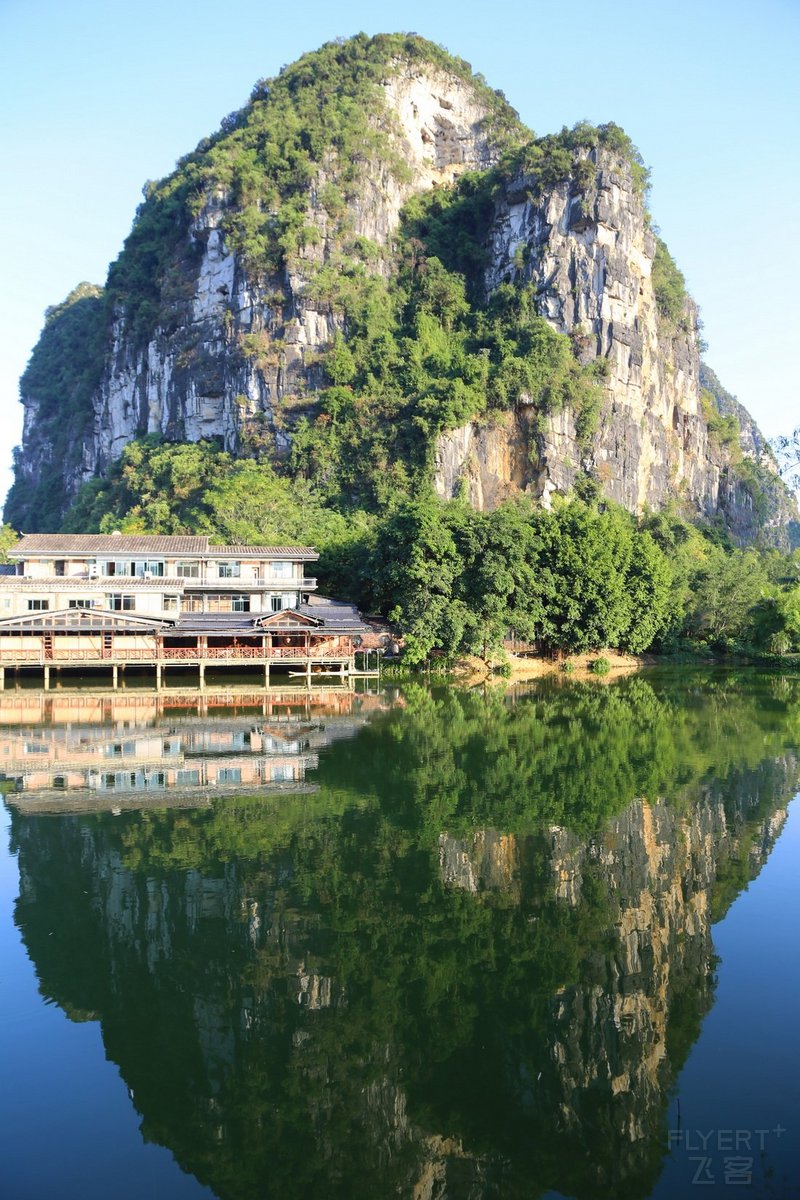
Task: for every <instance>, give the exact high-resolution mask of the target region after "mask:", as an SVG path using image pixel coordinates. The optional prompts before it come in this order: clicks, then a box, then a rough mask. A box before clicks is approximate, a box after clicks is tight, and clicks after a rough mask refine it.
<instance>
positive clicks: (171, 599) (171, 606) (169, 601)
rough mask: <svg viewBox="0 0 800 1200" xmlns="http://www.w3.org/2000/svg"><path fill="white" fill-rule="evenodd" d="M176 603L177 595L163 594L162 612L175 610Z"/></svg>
mask: <svg viewBox="0 0 800 1200" xmlns="http://www.w3.org/2000/svg"><path fill="white" fill-rule="evenodd" d="M178 604H179V598H178V597H177V596H165V597H164V603H163V609H164V612H177V611H178Z"/></svg>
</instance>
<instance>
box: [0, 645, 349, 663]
mask: <svg viewBox="0 0 800 1200" xmlns="http://www.w3.org/2000/svg"><path fill="white" fill-rule="evenodd" d="M352 653H353V651H352V649H351V648H350V647H348V646H342V647H336V646H329V645H327V646H326V645H317V646H314V645H311V646H308V647H306V646H207V647H205V648H203V647H201V646H157V647H156V646H154V647H153V648H152V649H139V648H133V647H130V648H124V647H120V646H113V647H111V648H109V649H103V648H102V647H98V648H97V649H85V650H83V649H81V650H79V649H61V648H57V647H53V649H52V651H46V650H45V649H44V648H43V647H38V646H37V647H35V648H34V647H32V648H30V649H27V648H25V649H20V650H0V666H3V665H6V666H11V665H15V666H25V665H30V666H58V665H59V664H66V663H97V664H98V665H102V664H103V663H109V664H112V663H115V662H116V663H123V662H130V663H135V662H140V663H141V662H147V663H155V662H195V663H196V662H209V661H213V660H217V661H219V660H227V661H231V660H242V661H246V662H274V661H276V660H277V661H280V660H282V659H283V660H285V659H313V660H318V659H326V660H327V659H334V660H337V661H340V660H342V659H345V658H349V657H350V656H351V654H352Z"/></svg>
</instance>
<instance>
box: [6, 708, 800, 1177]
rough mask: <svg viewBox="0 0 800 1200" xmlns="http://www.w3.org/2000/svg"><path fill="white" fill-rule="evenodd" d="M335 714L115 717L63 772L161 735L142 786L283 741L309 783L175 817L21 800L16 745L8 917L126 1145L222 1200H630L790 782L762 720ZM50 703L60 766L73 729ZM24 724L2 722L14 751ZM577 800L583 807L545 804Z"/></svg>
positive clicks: (656, 1162) (261, 761) (785, 756)
mask: <svg viewBox="0 0 800 1200" xmlns="http://www.w3.org/2000/svg"><path fill="white" fill-rule="evenodd" d="M626 696H627V697H628V699H627V700H626ZM598 697H599V698H598ZM340 703H341V701H340V700H339V699H338V698H337V699H336V700H331V705H332V709H331V711H326V712H325V713H321V714H318V715H317V716H313V715H312V714H310V713H308V712H304V713H301V714H296V713H295V714H289V713H287V714H285V715H286V720H285V721H284V720H283V716H284V714H283V713H282V712H270V713H268V714H260V716H258V718H256V715H255V714H253V713H251V712H248V713H246V714H245V713H242V714H239V713H235V714H232V713H228V712H227V711H226V712H225V713H224V714H221V715H220V717H219V719H218V720H217V719H212V718H211V717H203V718H202V719H200V720H199V719H198V716H197V714H196V713H193V712H191V711H187V712H180V713H177V712H172V713H167V712H164V711H163V710H162V711H159V712H158V713H156V714H153V715H152V717H150V718H148V721H147V722H143V723H142V724H143V726H144V727H142V726H140V725H137V724H136V722H135V720H134V719H133V718H129V717H126V718H124V721H130V722H131V724H130V725H129V726H128V727H125V728H124V729H123V727H122V726H121V725H119V724H117V725H115V726H114V728H113V729H111V728H110V727H109V725H108V724H104V726H103V727H102V728H103V729H104V733H103V736H102V737H101V738H99V739H98V740H96V741H94V742H92V743H91V747H90V748H89V749H87V750H86V754H87V761H86V763H85V767H84V766H82V767H81V770H82V771H83V770H85V774H84V775H81V778H82V779H85V778H88V776H89V774H90V773H91V772H92V771H96V772H97V773H98V776H100V777H102V776H103V774H106V775H110V776H113V775H114V773H115V771H116V767H117V764H116V761H115V757H114V756H115V755H116V754H117V749H116V747H117V746H121V747H122V750H121V751H120V752H119V753H120V755H121V756H122V757H123V758H125V757H126V755H127V756H128V757H129V758H130V763H128V762H127V761H126V762H125V769H126V770H127V769H128V768H130V773H131V774H133V773H134V772H135V770H137V769H141V770H142V771H145V770H147V769H148V768H147V766H146V765H145V763H144V762H142V763H141V764H140V765H139V766H137V764H136V755H137V754H142V755H143V756H144V757H145V758H147V756H148V755H149V754H150V753H151V751H152V750H153V749H155V748H157V746H156V743H157V745H158V746H160V748H161V749H162V751H163V752H164V754H165V755H166V758H167V761H168V764H169V765H167V766H162V767H161V768H159V769H160V770H162V771H163V772H164V773H165V774H166V775H167V776H169V773H170V772H171V771H173V770H174V771H176V772H177V771H178V770H193V771H194V770H197V771H201V770H202V768H203V765H204V764H206V763H207V762H208V763H210V764H211V766H212V769H217V767H221V766H222V764H224V763H231V764H242V767H244V764H245V763H250V762H253V763H254V764H258V765H259V766H258V769H259V770H262V769H266V768H267V767H268V766H269V764H270V762H271V761H273V762H276V763H284V762H285V763H290V762H294V763H296V769H297V772H298V774H297V776H296V780H300V779H304V777H305V772H306V771H308V772H309V773H310V774H312V775H313V783H314V785H315V788H316V790H315V791H314V792H307V793H306V794H304V795H300V796H298V797H296V798H295V799H294V800H292V803H291V805H290V806H288V807H287V805H286V804H285V803H284V802H282V801H281V798H280V796H279V795H278V796H271V795H270V794H269V790H268V789H269V783H268V782H266V781H264V783H263V784H262V787H263V788H264V789H266V790H264V791H262V793H261V794H257V793H255V792H253V793H252V794H251V793H250V792H249V791H248V792H247V794H246V795H245V794H244V792H243V791H242V790H240V791H239V792H238V793H236V796H235V797H233V798H232V797H224V796H223V797H221V798H219V799H212V800H204V804H205V805H206V807H205V808H203V809H198V810H197V811H194V812H188V813H180V814H179V813H169V812H163V811H161V812H160V811H157V810H148V811H146V812H122V813H121V814H120V815H119V816H117V817H115V816H113V815H111V813H110V812H109V811H108V809H109V807H112V811H113V806H112V805H111V804H109V803H106V805H105V807H106V812H99V813H95V814H94V815H92V816H86V815H72V816H69V815H66V816H59V817H57V818H55V817H52V816H47V815H39V816H37V815H32V814H33V812H34V809H35V801H34V798H33V794H32V799H31V803H30V805H26V795H27V791H26V787H27V785H26V784H25V780H26V779H27V778H28V776H27V775H26V773H25V770H23V769H22V767H23V766H25V768H26V770H27V764H26V763H23V762H22V759H23V758H24V754H23V755H22V758H21V759H20V764H21V765H20V776H19V778H20V779H21V780H22V791H21V792H18V793H17V794H16V795H14V796H12V797H11V803H12V804H13V805H15V806H17V811H16V813H15V815H14V819H13V826H12V836H13V839H14V845H15V847H16V848H17V849H18V852H19V864H20V876H21V894H20V898H19V901H18V906H17V921H18V924H19V926H20V929H21V931H22V934H23V937H24V939H25V942H26V945H27V947H28V949H29V952H30V954H31V956H32V958H33V960H34V962H35V963H36V967H37V971H38V972H39V976H40V979H41V986H42V989H43V991H44V993H45V994H46V995H47V996H48V997H52V998H53V999H55V1000H57V1001H58V1002H59V1003H60V1004H61V1005H62V1006H63V1007H64V1009H65V1010H66V1011H67V1012H68V1013H69V1014H70V1016H72V1017H73V1018H75V1019H86V1018H87V1017H89V1016H91V1017H92V1018H93V1019H99V1020H100V1021H101V1023H102V1028H103V1036H104V1040H105V1044H106V1049H107V1052H108V1054H109V1056H110V1057H111V1058H113V1059H114V1061H116V1062H117V1063H118V1064H119V1066H120V1069H121V1071H122V1074H123V1077H124V1079H125V1080H126V1082H127V1084H128V1086H129V1087H130V1089H131V1092H132V1095H133V1096H134V1097H135V1104H136V1106H137V1109H138V1111H139V1113H140V1114H141V1117H142V1129H143V1132H144V1133H145V1135H146V1136H147V1137H148V1138H150V1139H153V1140H155V1141H158V1142H160V1143H162V1144H164V1145H166V1146H169V1147H170V1148H171V1149H172V1151H173V1152H174V1154H175V1155H176V1157H177V1159H178V1161H179V1162H180V1163H181V1165H182V1166H183V1167H184V1169H186V1170H189V1171H191V1172H192V1173H194V1174H195V1175H196V1176H197V1178H198V1179H199V1180H200V1181H201V1182H203V1183H206V1184H209V1185H210V1186H211V1187H212V1188H214V1190H215V1191H216V1192H217V1194H218V1195H219V1196H220V1197H224V1198H226V1200H227V1198H228V1197H231V1198H237V1200H238V1198H241V1200H250V1198H255V1197H257V1196H258V1197H265V1196H276V1197H277V1196H281V1197H286V1196H299V1195H306V1194H310V1193H311V1192H312V1191H313V1192H316V1193H317V1194H319V1195H343V1196H344V1195H346V1196H348V1197H361V1196H363V1197H374V1196H376V1195H388V1194H393V1193H394V1192H397V1193H398V1194H404V1195H409V1196H411V1195H413V1196H414V1197H415V1198H418V1200H425V1198H426V1197H430V1198H433V1197H445V1196H452V1197H461V1196H476V1197H489V1196H498V1197H501V1196H502V1197H506V1196H512V1197H513V1196H520V1197H522V1196H526V1197H529V1196H535V1195H538V1194H541V1193H542V1192H544V1191H546V1190H547V1189H558V1191H560V1192H562V1193H564V1194H567V1195H575V1196H581V1197H609V1198H610V1197H620V1196H629V1197H638V1198H644V1197H646V1196H648V1195H649V1194H650V1192H651V1190H652V1188H653V1187H654V1186H655V1183H656V1181H657V1179H658V1175H659V1172H660V1169H661V1162H662V1159H663V1156H664V1152H665V1147H666V1112H667V1104H668V1099H669V1095H670V1089H671V1087H672V1086H673V1084H674V1081H675V1079H676V1075H677V1072H678V1071H679V1069H680V1067H681V1066H682V1064H683V1062H684V1061H685V1058H686V1055H687V1053H688V1051H689V1049H690V1047H691V1046H692V1044H693V1042H694V1041H695V1040H696V1038H697V1036H698V1033H699V1030H700V1026H701V1023H702V1018H703V1016H704V1014H705V1013H706V1012H707V1011H708V1009H709V1007H710V1005H711V1004H712V1001H713V992H714V970H715V957H714V947H713V942H712V937H711V926H712V922H713V921H715V920H718V919H719V918H720V916H722V915H723V914H724V912H725V911H726V909H727V907H728V906H729V904H730V903H731V901H732V900H733V899H734V898H735V896H736V895H737V894H738V893H739V891H740V890H741V888H742V887H743V886H745V885H746V883H747V881H748V880H749V879H751V878H753V877H754V876H755V875H756V874H757V873H758V871H759V870H760V869H761V867H762V865H763V864H764V862H765V861H766V858H767V856H768V854H769V852H770V849H771V847H772V845H773V844H774V841H775V839H776V837H777V835H778V833H779V832H780V829H781V826H782V822H783V820H784V817H785V811H786V809H785V805H786V802H787V801H788V799H789V798H791V796H792V795H793V794H794V792H795V790H796V788H797V784H798V775H800V770H799V769H798V762H797V759H796V757H795V756H794V754H793V753H789V752H785V751H784V750H783V749H782V741H781V736H780V734H779V733H778V732H776V730H777V728H778V727H777V724H776V723H775V722H774V721H772V723H771V724H770V725H769V728H767V725H766V718H765V717H764V716H763V713H762V711H761V709H760V708H759V706H758V704H757V703H755V702H753V704H752V705H750V706H748V704H746V703H744V701H743V702H742V703H741V704H740V705H739V707H738V709H737V710H736V711H735V712H733V711H731V708H730V700H729V698H726V701H725V703H727V704H729V707H728V708H727V709H725V708H724V707H723V705H722V704H721V703H720V706H719V707H716V701H715V700H714V698H713V697H712V698H710V699H709V701H708V704H707V705H705V706H704V705H703V704H699V703H697V700H696V698H695V699H693V700H692V701H691V703H689V702H687V703H685V704H683V703H682V702H681V703H679V702H678V701H676V700H674V699H671V700H667V699H664V698H662V697H660V696H658V695H657V694H656V693H654V692H652V694H650V693H648V692H647V690H646V689H645V690H643V689H642V688H641V687H640V688H639V689H638V690H637V691H635V692H629V693H626V692H625V691H624V689H623V690H619V691H617V692H616V693H613V692H611V691H609V692H608V693H607V698H606V699H603V697H602V696H601V695H600V694H599V693H597V692H593V691H586V692H585V691H582V690H580V689H577V690H573V691H572V692H569V693H567V692H562V693H561V694H560V695H555V696H552V697H551V696H548V695H546V694H545V695H542V696H538V697H534V698H533V700H530V702H529V706H528V708H527V709H526V708H524V706H523V704H521V705H514V704H509V703H504V702H501V701H496V700H493V699H488V700H485V699H484V700H482V699H481V698H479V697H471V698H467V699H461V700H457V701H454V700H452V699H448V700H439V701H431V702H429V701H428V699H426V698H424V697H422V698H421V697H420V696H417V697H416V698H415V699H412V701H411V702H410V704H409V707H408V708H407V710H406V711H401V710H397V709H392V708H391V705H390V701H389V700H388V699H387V698H386V697H383V698H380V697H364V698H362V699H361V700H359V698H358V697H356V698H353V699H351V700H350V701H349V705H350V707H349V709H348V710H347V711H343V710H342V709H341V708H338V707H337V706H338V705H339V704H340ZM626 703H629V704H630V708H629V710H626V708H625V705H626ZM582 705H583V706H584V707H583V708H582V707H581V706H582ZM645 705H646V708H645V707H644V706H645ZM334 709H335V711H334ZM636 711H638V712H640V713H641V714H642V715H641V719H639V718H638V717H637V716H636ZM723 713H727V714H729V717H730V721H731V730H732V731H733V732H735V735H736V737H735V741H734V740H732V738H731V737H729V736H728V734H727V732H726V731H724V730H723V731H722V732H720V729H721V727H722V725H723ZM567 717H569V719H570V720H571V721H572V726H569V725H568V724H567V723H566V718H567ZM715 719H716V720H717V726H716V728H717V732H716V733H715V735H714V737H715V739H716V740H710V739H709V729H710V728H712V727H713V723H714V720H715ZM725 719H727V717H726V718H725ZM581 720H583V721H584V724H585V728H584V730H583V733H584V738H585V737H586V735H587V734H588V735H590V737H591V741H590V742H586V741H584V742H582V743H581V744H582V745H584V746H586V747H588V748H587V749H586V751H585V761H584V762H583V764H582V766H581V767H580V768H579V767H578V766H577V765H576V764H577V762H578V758H577V756H576V751H575V745H576V744H577V743H574V744H573V743H570V741H569V739H570V737H572V736H573V735H575V729H574V728H573V726H574V725H575V723H576V722H577V723H580V721H581ZM770 720H772V718H770ZM51 722H52V723H51V725H50V726H48V729H49V730H50V731H51V732H52V734H53V737H54V740H55V742H56V743H57V744H58V746H60V747H62V749H63V753H64V762H69V763H70V769H73V764H74V763H75V761H76V759H79V758H80V754H79V752H78V750H77V749H76V746H77V745H79V743H80V738H81V737H82V736H84V734H83V729H84V725H83V723H81V722H79V721H74V720H73V719H70V720H65V721H64V722H63V723H61V724H59V723H58V722H57V721H56V719H55V717H54V716H51ZM148 722H149V723H148ZM203 722H205V724H203ZM112 724H113V722H112ZM32 730H33V726H32V725H31V731H30V732H31V736H33V734H32ZM28 732H29V731H28V730H27V729H26V728H22V727H21V726H19V727H18V726H16V725H15V724H14V722H11V721H8V720H5V721H4V729H3V736H5V734H6V733H8V734H9V738H10V740H9V742H8V745H9V746H13V747H15V748H16V749H20V748H21V747H22V746H23V744H24V738H25V737H27V736H28ZM345 733H346V734H347V737H348V739H349V740H344V738H343V737H341V735H342V734H345ZM556 733H558V734H559V736H558V740H556V738H555V735H556ZM57 734H58V735H59V736H56V735H57ZM353 734H355V735H356V736H355V737H352V735H353ZM337 737H338V738H339V740H338V741H337ZM15 738H19V739H22V740H21V741H19V742H18V741H15V740H13V739H15ZM74 738H77V739H78V741H77V743H76V742H75V741H74V740H73V739H74ZM152 739H155V742H153V741H152ZM159 739H161V740H160V741H159ZM45 740H46V739H45ZM323 743H325V745H324V746H323ZM129 745H130V747H131V749H130V750H128V749H127V747H128V746H129ZM173 746H175V747H177V749H175V750H173ZM770 749H772V752H771V753H765V750H766V751H769V750H770ZM15 752H16V750H15ZM59 752H61V751H59ZM33 753H34V754H35V753H37V752H36V751H34V752H33ZM81 753H82V751H81ZM654 754H657V755H658V761H659V762H660V763H663V764H665V765H664V767H663V771H664V774H663V780H662V783H661V784H659V785H658V786H655V784H654V780H656V776H655V775H654V774H653V766H652V762H653V755H654ZM70 755H72V756H73V758H70ZM173 755H174V756H175V758H176V759H177V758H180V762H178V761H176V762H175V763H174V764H172V762H171V758H172V756H173ZM315 756H317V757H315ZM109 758H110V760H111V762H113V763H114V766H113V768H112V766H110V765H106V764H107V761H108V759H109ZM96 759H97V760H98V761H95V760H96ZM640 760H641V763H642V766H641V771H645V770H646V771H647V773H648V774H647V778H648V780H649V781H650V786H649V787H648V789H647V790H648V791H649V793H650V794H649V798H644V795H643V790H644V789H643V786H642V779H643V777H644V776H643V775H641V774H640V768H639V767H637V766H636V764H637V763H638V762H639V761H640ZM676 763H677V764H678V767H677V768H676V766H675V764H676ZM715 763H716V764H717V769H716V770H714V769H711V768H712V767H713V764H715ZM523 764H524V765H523ZM723 764H724V770H723V769H722V765H723ZM312 767H313V768H314V769H313V771H312V770H311V768H312ZM48 769H49V768H48ZM223 769H224V768H223ZM235 769H239V767H238V765H237V766H236V767H235ZM30 770H31V772H33V771H34V770H35V767H34V766H33V765H32V766H31V767H30ZM64 771H65V773H66V768H64ZM79 773H80V772H79ZM30 777H31V778H33V776H32V775H31V776H30ZM259 778H260V779H262V780H264V775H263V773H262V775H260V776H259ZM509 780H518V783H509V782H508V781H509ZM309 782H312V781H309V780H305V785H306V786H308V784H309ZM81 786H82V787H84V785H81ZM176 786H177V785H176ZM248 787H249V785H248ZM165 788H166V785H165ZM615 789H616V790H615ZM84 790H85V787H84ZM573 791H574V794H575V795H576V796H579V797H581V798H582V800H583V803H584V805H585V806H586V807H589V806H594V815H593V817H592V819H591V821H590V823H589V825H588V826H587V825H584V827H581V822H580V821H579V820H578V819H577V818H576V819H575V820H565V819H557V818H559V817H562V818H563V816H564V813H565V812H567V811H568V810H569V806H570V804H571V800H570V796H571V794H572V792H573ZM101 793H102V788H98V789H96V792H95V794H94V796H93V799H94V798H95V797H97V796H100V795H101ZM51 794H52V790H49V791H46V792H45V795H47V796H49V795H51ZM603 796H606V800H605V801H603V800H602V797H603ZM501 805H502V806H503V811H504V814H505V816H504V821H503V823H502V824H496V825H493V824H491V823H488V822H486V821H485V820H482V819H481V815H482V814H483V813H484V812H485V811H487V808H488V810H492V809H494V810H495V811H497V810H498V809H499V808H500V807H501ZM140 807H141V805H140ZM23 809H24V810H25V811H22V810H23ZM53 931H55V933H56V936H51V934H52V932H53Z"/></svg>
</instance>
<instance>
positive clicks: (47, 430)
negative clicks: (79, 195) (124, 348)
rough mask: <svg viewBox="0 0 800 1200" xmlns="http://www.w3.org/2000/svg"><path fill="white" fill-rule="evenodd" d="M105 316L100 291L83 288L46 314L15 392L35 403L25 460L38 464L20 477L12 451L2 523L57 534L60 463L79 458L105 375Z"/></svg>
mask: <svg viewBox="0 0 800 1200" xmlns="http://www.w3.org/2000/svg"><path fill="white" fill-rule="evenodd" d="M105 332H106V312H105V304H104V300H103V290H102V288H99V287H95V286H94V285H93V284H91V283H81V284H79V285H78V286H77V287H76V288H74V289H73V291H72V292H70V294H69V295H68V296H67V298H66V300H64V301H63V303H61V304H57V305H54V306H53V307H52V308H49V309H48V310H47V312H46V314H45V325H44V329H43V330H42V334H41V337H40V338H39V341H38V342H37V343H36V346H35V348H34V351H33V353H32V355H31V357H30V361H29V362H28V365H27V367H26V368H25V373H24V374H23V376H22V379H21V380H20V391H21V392H22V394H23V395H25V396H27V397H28V398H29V399H30V400H32V401H33V402H35V405H36V416H37V425H38V435H39V441H40V445H38V446H28V447H27V451H28V454H29V455H32V456H36V457H38V453H39V452H42V453H43V458H42V459H41V460H40V461H39V462H37V471H36V474H35V475H33V474H32V473H31V472H30V471H23V470H22V469H21V463H20V461H19V454H18V452H16V453H17V461H16V463H15V481H14V484H13V486H12V488H11V491H10V492H9V495H8V499H7V501H6V507H5V519H6V521H7V522H9V523H10V524H11V525H13V526H14V527H16V528H22V527H26V528H29V527H30V521H31V517H33V520H34V521H35V522H36V524H37V526H38V527H39V528H45V529H47V528H49V529H57V528H59V526H60V523H61V520H62V518H63V512H64V478H63V473H62V472H63V469H64V464H65V462H69V461H75V459H76V458H77V459H78V460H79V459H80V449H81V442H82V439H83V437H84V436H85V435H86V433H87V432H88V431H89V430H90V429H91V425H92V420H93V410H92V394H93V392H94V390H95V388H96V387H97V385H98V383H99V382H100V376H101V373H102V370H103V351H104V337H105Z"/></svg>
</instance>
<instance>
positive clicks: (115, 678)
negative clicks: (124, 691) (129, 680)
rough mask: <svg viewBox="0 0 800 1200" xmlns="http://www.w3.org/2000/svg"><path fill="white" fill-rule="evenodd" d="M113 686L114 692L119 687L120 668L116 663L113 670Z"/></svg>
mask: <svg viewBox="0 0 800 1200" xmlns="http://www.w3.org/2000/svg"><path fill="white" fill-rule="evenodd" d="M111 686H112V687H113V689H114V691H116V690H117V688H118V687H119V667H118V666H117V664H116V663H114V665H113V667H112V668H111Z"/></svg>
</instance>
